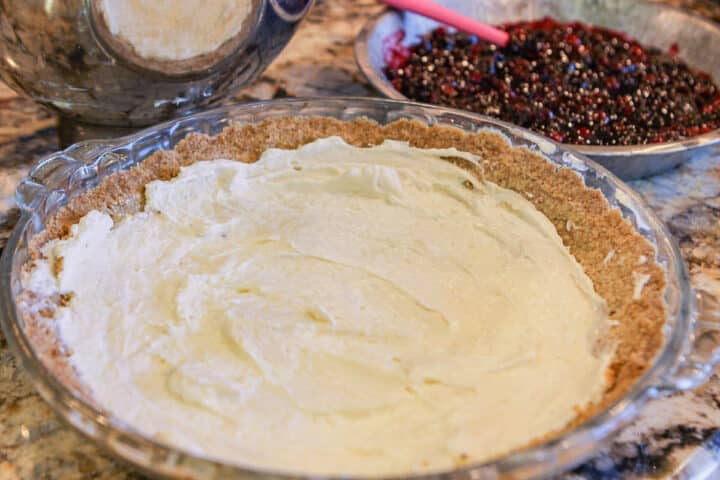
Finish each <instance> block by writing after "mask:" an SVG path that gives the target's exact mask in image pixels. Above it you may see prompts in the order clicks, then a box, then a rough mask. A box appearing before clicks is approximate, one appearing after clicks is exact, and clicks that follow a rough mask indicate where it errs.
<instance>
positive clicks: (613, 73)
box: [385, 18, 720, 145]
mask: <svg viewBox="0 0 720 480" xmlns="http://www.w3.org/2000/svg"><path fill="white" fill-rule="evenodd" d="M502 28H503V29H504V30H506V31H507V32H508V33H510V43H509V44H508V45H507V46H506V47H503V48H499V47H496V46H495V45H492V44H489V43H486V42H484V41H479V40H478V39H477V38H475V37H473V36H469V35H466V34H463V33H457V34H455V33H449V32H447V31H446V30H445V29H444V28H438V29H437V30H434V31H432V32H430V33H429V34H428V35H426V36H425V37H423V38H422V39H421V41H420V42H419V43H417V44H415V45H413V46H412V47H410V48H407V47H402V46H399V45H398V44H397V43H395V44H394V45H390V46H387V45H386V61H387V65H388V66H387V67H386V68H385V74H386V76H387V78H388V80H389V81H390V82H391V83H392V85H393V86H394V87H395V88H396V89H397V90H398V91H400V92H401V93H402V94H403V95H405V96H406V97H408V98H411V99H413V100H418V101H421V102H428V103H435V104H441V105H447V106H450V107H455V108H460V109H465V110H470V111H473V112H477V113H481V114H484V115H490V116H493V117H497V118H500V119H502V120H506V121H508V122H512V123H515V124H517V125H520V126H522V127H525V128H529V129H531V130H534V131H536V132H539V133H541V134H544V135H546V136H548V137H550V138H553V139H554V140H556V141H558V142H563V143H570V144H581V145H638V144H649V143H661V142H669V141H673V140H678V139H682V138H687V137H692V136H695V135H700V134H702V133H706V132H709V131H710V130H714V129H716V128H720V89H718V87H717V86H716V85H715V84H714V83H713V81H712V79H711V78H710V76H709V75H708V74H706V73H703V72H700V71H696V70H692V69H691V68H689V67H688V66H687V65H686V64H685V63H683V62H682V61H681V60H680V59H679V58H678V56H677V54H678V47H677V45H673V46H671V48H670V50H669V51H668V52H663V51H661V50H659V49H657V48H652V47H644V46H642V45H640V44H639V43H638V42H637V41H635V40H634V39H632V38H629V37H628V36H627V35H624V34H622V33H618V32H614V31H611V30H607V29H604V28H600V27H592V26H588V25H585V24H582V23H578V22H574V23H558V22H556V21H555V20H552V19H550V18H544V19H542V20H538V21H534V22H519V23H512V24H506V25H503V26H502ZM401 39H402V37H401V36H400V35H398V36H397V39H396V40H397V41H399V40H401Z"/></svg>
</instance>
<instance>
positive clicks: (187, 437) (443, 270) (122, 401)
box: [26, 137, 612, 475]
mask: <svg viewBox="0 0 720 480" xmlns="http://www.w3.org/2000/svg"><path fill="white" fill-rule="evenodd" d="M443 157H460V158H461V159H464V160H466V161H470V162H473V163H477V162H478V160H479V159H478V158H477V157H475V156H473V155H470V154H467V153H463V152H459V151H457V150H454V149H448V150H421V149H416V148H411V147H409V146H408V145H407V144H405V143H401V142H395V141H386V142H385V143H384V144H382V145H380V146H377V147H372V148H357V147H353V146H349V145H347V144H346V143H345V142H344V141H342V140H341V139H339V138H336V137H334V138H327V139H322V140H318V141H315V142H313V143H311V144H308V145H305V146H303V147H301V148H298V149H297V150H279V149H270V150H268V151H266V152H265V153H264V154H263V155H262V157H261V158H260V159H259V160H258V161H257V162H256V163H253V164H244V163H240V162H234V161H228V160H222V159H218V160H213V161H206V162H199V163H196V164H193V165H191V166H189V167H185V168H183V169H182V172H181V173H180V174H179V175H178V176H177V177H176V178H174V179H172V180H170V181H156V182H152V183H150V184H148V185H147V187H146V206H145V209H144V211H143V212H140V213H137V214H133V215H130V216H128V217H126V218H124V219H122V220H121V221H119V222H117V223H114V222H113V220H112V219H111V218H110V217H109V216H108V215H106V214H104V213H100V212H97V211H93V212H90V213H89V214H87V215H86V216H85V217H84V218H83V219H82V220H81V221H80V222H79V224H77V225H75V226H73V228H72V234H71V236H70V237H69V238H67V239H64V240H54V241H52V242H50V243H48V244H47V245H46V246H45V247H44V254H45V256H46V258H45V259H44V260H42V261H39V262H37V263H36V265H35V266H34V268H33V269H32V270H31V272H30V274H29V277H28V278H26V286H27V288H29V289H31V290H34V291H36V292H38V293H43V294H47V295H50V294H53V293H66V294H70V301H69V302H68V303H67V305H66V306H64V307H60V308H59V309H58V310H57V313H56V321H57V325H58V330H59V334H60V337H61V340H62V342H63V343H64V344H65V345H66V346H67V347H68V348H69V350H70V351H71V352H72V353H71V356H70V361H71V363H72V365H73V366H74V367H75V369H76V371H77V373H78V375H79V377H80V379H81V380H82V381H83V382H84V383H85V384H86V385H87V386H88V387H89V389H90V390H91V392H92V395H93V397H94V398H95V399H96V401H97V402H98V403H99V404H100V405H101V406H103V407H104V408H106V409H107V410H109V411H111V412H113V413H114V414H115V415H117V416H118V417H119V418H121V419H122V420H124V421H126V422H127V423H129V424H130V425H132V426H133V427H134V428H136V429H137V430H139V431H141V432H143V433H144V434H146V435H150V436H152V437H155V438H157V439H158V440H161V441H164V442H168V443H170V444H172V445H175V446H178V447H181V448H183V449H187V450H190V451H193V452H195V453H197V454H202V455H206V456H208V457H212V458H216V459H222V460H225V461H229V462H233V463H238V464H248V465H253V466H256V467H265V468H272V469H279V470H292V471H300V472H304V473H314V474H348V475H367V474H376V475H392V474H396V475H402V474H407V473H410V472H420V471H431V470H439V469H446V468H452V467H454V466H456V465H457V464H459V463H466V462H472V461H481V460H485V459H489V458H491V457H494V456H497V455H501V454H503V453H506V452H508V451H510V450H512V449H514V448H518V447H521V446H523V445H525V444H527V443H528V442H529V441H531V440H532V439H533V438H537V437H539V436H542V435H544V434H547V433H549V432H552V431H553V430H556V429H560V428H562V427H564V426H565V425H566V423H567V422H568V421H569V420H571V419H572V418H574V417H575V415H576V413H577V410H576V409H577V408H582V407H583V406H585V405H587V404H588V403H589V402H592V401H594V400H598V399H599V398H600V397H601V395H602V392H603V389H604V386H605V372H606V369H607V366H608V363H609V360H610V358H611V356H612V352H611V348H610V347H607V346H606V347H602V348H601V347H598V343H599V342H598V340H601V339H602V338H603V332H604V330H605V329H606V327H607V325H608V318H607V314H606V307H605V302H604V301H603V300H602V299H601V298H600V297H599V296H598V295H597V294H596V293H595V292H594V290H593V286H592V283H591V281H590V279H589V278H588V277H587V275H586V274H585V273H584V272H583V270H582V268H581V267H580V265H579V264H578V263H577V262H576V261H575V259H574V258H573V257H572V256H571V255H570V254H569V252H568V250H567V249H566V248H565V247H564V246H563V244H562V241H561V239H560V237H559V236H558V234H557V232H556V230H555V228H554V227H553V225H552V224H551V222H550V221H549V220H548V219H547V218H546V217H545V216H544V215H542V214H541V213H540V212H539V211H538V210H537V209H536V208H535V207H534V206H533V205H532V204H531V203H530V202H529V201H527V200H526V199H524V198H523V197H522V196H521V195H519V194H518V193H516V192H513V191H510V190H507V189H503V188H500V187H499V186H497V185H495V184H493V183H490V182H484V181H480V180H478V179H477V178H476V177H475V176H473V175H472V174H470V173H468V172H467V171H465V170H463V169H461V168H459V167H457V166H455V165H453V164H451V163H450V162H448V161H445V160H443ZM59 259H62V268H61V269H56V268H53V267H54V265H55V262H56V261H58V260H59ZM57 270H59V272H58V271H57ZM600 343H602V342H600Z"/></svg>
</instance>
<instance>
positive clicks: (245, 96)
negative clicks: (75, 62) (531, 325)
mask: <svg viewBox="0 0 720 480" xmlns="http://www.w3.org/2000/svg"><path fill="white" fill-rule="evenodd" d="M668 1H669V2H670V3H673V4H676V5H685V6H689V7H690V8H693V9H694V10H696V11H697V12H699V13H700V14H704V15H707V16H710V17H712V18H715V19H716V20H718V21H720V2H718V1H717V0H668ZM381 8H382V7H381V6H379V5H378V4H377V3H376V2H374V1H371V0H334V1H320V2H319V3H318V5H316V7H315V8H314V10H313V12H312V13H311V14H310V16H309V18H308V19H307V20H306V21H305V23H304V24H303V25H302V27H301V29H300V31H299V32H298V34H297V35H296V37H295V38H294V39H293V40H292V41H291V43H290V44H289V46H288V47H287V49H286V50H285V51H284V52H283V53H282V54H281V55H280V57H278V59H277V60H276V61H275V62H274V63H273V64H272V65H271V66H270V68H269V69H268V70H267V71H266V72H265V73H264V74H263V75H262V77H261V78H260V79H259V80H258V81H257V82H256V83H255V84H254V85H253V86H252V87H250V88H247V89H245V90H243V91H241V92H239V93H238V95H237V96H236V100H239V101H249V100H256V99H268V98H279V97H286V96H327V95H361V96H363V95H364V96H368V95H376V93H375V92H374V91H373V90H372V89H371V88H370V87H369V86H368V85H367V82H366V81H365V80H364V78H363V77H362V75H361V74H360V72H359V71H358V70H357V68H356V66H355V61H354V57H353V54H352V42H353V39H354V36H355V34H356V33H357V32H358V30H359V29H360V27H361V25H362V24H363V22H365V21H366V20H367V19H368V17H369V16H370V15H372V14H374V13H376V12H378V11H380V10H381ZM57 149H58V144H57V138H56V131H55V119H54V118H53V116H52V115H51V114H50V113H48V112H47V111H45V110H43V109H41V108H40V107H37V106H36V105H35V104H34V103H33V102H31V101H30V100H28V99H25V98H22V97H19V96H17V95H16V94H15V93H14V92H12V91H10V90H9V89H8V88H7V87H5V86H4V85H1V84H0V245H1V244H2V243H4V240H5V239H6V238H7V236H8V234H9V232H10V230H11V229H12V226H13V224H14V222H15V221H16V220H17V210H16V209H15V208H14V207H13V201H12V193H13V190H14V188H15V185H16V184H17V182H18V181H19V180H20V179H21V178H22V177H23V176H24V175H25V174H26V173H27V171H28V168H29V166H30V165H31V164H32V163H33V162H34V161H36V160H37V159H38V158H40V157H41V156H43V155H46V154H49V153H51V152H53V151H55V150H57ZM632 186H633V187H634V188H635V189H636V190H637V191H639V192H640V193H641V195H642V196H643V197H644V198H645V200H646V201H647V202H648V203H649V204H650V205H651V206H652V207H653V208H654V209H655V210H656V211H657V212H658V214H659V215H660V217H661V218H662V219H663V220H664V221H665V222H667V224H668V225H669V227H670V229H671V231H672V233H673V235H674V236H675V238H676V239H677V241H678V242H679V244H680V246H681V249H682V252H683V255H684V257H685V260H686V261H687V264H688V267H689V270H690V273H691V276H692V282H693V285H694V286H695V287H698V288H702V289H703V290H706V291H708V292H712V293H715V294H717V295H720V150H719V151H718V152H717V153H716V154H715V155H712V156H710V157H708V158H705V159H698V160H695V161H693V162H690V163H688V164H686V165H684V166H682V167H680V168H679V169H677V170H675V171H672V172H670V173H667V174H665V175H661V176H658V177H654V178H652V179H649V180H641V181H636V182H633V183H632ZM658 476H659V477H673V478H708V479H709V478H720V376H718V374H715V375H713V377H712V379H711V380H710V382H709V383H708V384H707V385H706V386H705V387H704V388H702V389H700V390H697V391H693V392H686V393H681V394H674V395H671V396H668V397H665V398H663V399H660V400H656V401H653V402H652V403H650V404H649V405H648V406H647V407H646V408H645V409H644V410H643V413H642V415H641V417H640V418H639V419H638V420H637V421H636V422H635V423H634V424H632V425H631V426H630V427H628V428H626V429H625V430H623V431H622V432H621V433H620V434H619V435H618V436H617V437H616V438H614V439H613V441H611V442H610V443H609V445H608V446H607V448H605V449H604V450H603V451H602V452H601V453H600V454H599V455H597V456H596V457H595V458H593V459H592V460H591V461H589V462H587V463H586V464H584V465H582V466H581V467H579V468H577V469H576V470H574V471H573V472H571V473H568V474H565V475H563V476H562V478H564V479H620V478H633V477H639V478H645V477H658ZM16 478H17V479H84V478H97V479H137V478H143V477H142V475H140V474H139V473H136V472H134V471H133V470H131V469H129V468H128V467H126V466H124V465H120V464H118V463H116V462H115V461H114V460H113V459H112V458H111V457H110V456H109V455H108V454H106V453H105V452H103V451H101V450H99V449H98V448H96V447H95V446H94V445H93V444H92V443H90V442H89V441H87V440H86V439H84V438H83V437H81V436H80V435H79V434H77V433H75V431H73V430H72V429H71V428H69V427H67V426H66V425H64V424H63V423H62V422H61V421H60V420H59V419H58V418H57V417H55V415H54V414H53V412H52V411H51V410H50V408H49V407H48V406H47V405H46V404H45V403H44V402H43V401H42V400H41V399H40V397H39V396H38V395H37V394H36V393H35V391H34V389H33V387H32V386H31V385H30V383H29V381H28V379H27V378H26V376H25V374H24V373H23V372H22V370H20V369H19V368H18V365H17V363H16V361H15V359H14V358H13V356H12V354H11V353H10V352H9V351H8V349H7V346H6V343H5V340H4V339H3V338H2V337H1V336H0V479H16Z"/></svg>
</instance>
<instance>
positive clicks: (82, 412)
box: [0, 97, 709, 479]
mask: <svg viewBox="0 0 720 480" xmlns="http://www.w3.org/2000/svg"><path fill="white" fill-rule="evenodd" d="M280 116H303V117H307V116H329V117H334V118H339V119H341V120H351V119H354V118H359V117H367V118H370V119H374V120H376V121H378V122H379V123H388V122H391V121H393V120H396V119H399V118H413V119H417V120H420V121H422V122H424V123H426V124H430V125H433V124H446V125H452V126H456V127H459V128H461V129H464V130H467V131H477V130H478V129H492V130H494V131H496V132H499V133H501V134H502V135H503V136H505V137H506V138H507V139H508V141H509V142H510V143H511V144H512V145H514V146H521V147H526V148H529V149H531V150H533V151H536V152H537V153H539V154H541V155H543V156H545V157H546V158H547V159H548V160H549V161H550V162H552V163H555V164H556V165H558V168H560V167H566V168H570V169H572V170H573V171H575V172H576V173H577V174H578V175H580V176H581V177H582V178H583V179H584V181H585V183H586V185H587V186H588V187H591V188H597V189H599V190H600V191H601V192H602V193H603V195H604V196H605V198H606V199H607V200H608V201H609V202H610V204H611V205H612V206H613V207H615V208H618V209H619V210H620V211H621V213H622V215H623V216H624V217H625V218H626V219H627V220H628V221H629V222H630V223H631V224H632V225H633V226H634V227H635V228H636V229H637V231H638V232H639V233H640V234H641V235H643V236H644V237H645V238H646V239H648V240H649V241H650V242H651V243H652V244H653V245H654V246H655V249H656V259H657V261H658V262H659V263H660V265H661V266H663V268H664V269H665V271H666V279H667V283H668V287H667V289H666V292H665V298H666V302H667V304H668V318H667V319H666V324H665V334H666V339H665V344H664V345H663V347H662V349H661V351H660V352H659V353H658V355H657V356H656V359H655V361H654V363H653V365H652V366H651V367H650V368H649V369H648V371H647V372H646V373H645V374H644V375H643V377H642V378H641V379H640V380H639V381H638V382H637V383H636V384H635V385H634V386H633V388H632V389H631V390H630V391H629V392H627V394H626V395H625V396H624V397H623V398H621V399H620V400H618V401H617V402H616V403H615V404H613V405H611V406H610V407H609V408H607V409H606V410H605V411H603V412H602V413H600V414H599V415H597V416H596V417H594V418H592V419H591V420H589V421H587V422H585V423H583V424H582V425H580V426H578V427H577V428H576V429H574V430H572V431H571V432H568V433H566V434H564V435H562V436H560V437H557V438H555V439H552V440H550V441H548V442H546V443H543V444H540V445H536V446H531V447H527V448H524V449H522V450H520V451H517V452H514V453H511V454H508V455H506V456H503V457H501V458H499V459H497V460H495V461H489V462H484V463H480V464H472V465H468V466H466V467H463V468H461V469H457V470H453V471H450V472H438V473H431V474H422V475H411V477H412V478H418V479H420V478H422V479H425V478H427V479H430V478H435V479H451V478H476V479H481V478H497V477H498V476H500V477H503V476H509V475H512V478H532V477H536V476H539V475H543V476H545V475H550V474H553V473H557V472H559V471H561V470H563V469H566V468H569V467H571V466H574V465H577V464H578V463H580V462H581V461H582V460H584V459H586V458H587V457H588V456H589V455H590V454H592V453H593V452H594V451H595V450H596V449H597V448H598V447H599V442H600V441H601V440H602V439H604V438H606V437H607V436H608V435H610V434H611V433H613V432H615V431H617V430H618V429H619V428H620V427H621V426H624V425H626V424H627V423H628V422H629V421H630V420H631V419H632V418H633V417H634V416H635V415H636V414H637V412H638V410H639V408H640V407H641V406H642V405H643V404H644V403H645V402H646V401H647V400H649V399H651V398H653V397H655V396H656V395H657V394H658V393H659V392H660V391H663V390H675V389H678V388H687V386H684V385H681V382H682V381H683V380H685V379H684V378H674V375H675V374H676V372H678V371H679V369H680V367H681V366H682V365H683V364H684V362H685V356H686V354H688V353H689V351H690V346H691V340H692V331H693V322H694V308H693V300H692V297H691V294H690V287H689V279H688V275H687V271H686V269H685V265H684V263H683V261H682V258H681V256H680V253H679V251H678V249H677V247H676V245H675V244H674V242H673V240H672V239H671V237H670V234H669V233H668V231H667V229H666V228H665V226H664V225H663V224H662V222H661V221H660V220H659V219H658V218H657V217H656V216H655V214H654V213H653V212H652V211H651V210H650V209H649V208H648V207H647V206H646V205H645V204H644V203H643V201H642V200H641V198H640V197H639V196H638V195H637V194H636V193H635V192H633V191H632V190H631V189H630V188H629V187H628V186H627V185H625V184H623V183H622V182H621V181H620V180H619V179H618V178H617V177H615V176H614V175H613V174H611V173H610V172H608V171H607V170H605V169H604V168H603V167H601V166H599V165H597V164H596V163H595V162H593V161H591V160H589V159H588V158H586V157H584V156H582V155H580V154H577V153H575V152H573V151H572V150H570V149H568V148H566V147H563V146H561V145H559V144H556V143H555V142H552V141H551V140H548V139H545V138H543V137H540V136H538V135H536V134H534V133H532V132H530V131H527V130H523V129H520V128H518V127H515V126H513V125H510V124H507V123H505V122H501V121H498V120H494V119H491V118H487V117H481V116H478V115H474V114H470V113H467V112H462V111H458V110H452V109H447V108H442V107H435V106H430V105H423V104H419V103H412V102H403V101H394V100H385V99H369V98H352V97H347V98H346V97H343V98H327V99H284V100H273V101H266V102H256V103H251V104H246V105H233V106H227V107H222V108H217V109H213V110H210V111H207V112H204V113H199V114H196V115H191V116H188V117H184V118H181V119H178V120H175V121H171V122H166V123H163V124H161V125H158V126H156V127H152V128H149V129H146V130H143V131H141V132H139V133H137V134H134V135H131V136H128V137H124V138H120V139H115V140H111V141H107V142H104V141H90V142H83V143H80V144H76V145H74V146H71V147H70V148H68V149H66V150H64V151H62V152H58V153H56V154H54V155H51V156H49V157H47V158H45V159H43V160H41V161H39V162H38V164H37V165H36V167H35V168H33V169H32V171H31V172H30V174H29V175H28V177H27V178H26V179H25V180H23V182H21V184H20V186H19V187H18V190H17V195H16V198H17V201H18V204H19V205H20V207H21V209H22V216H21V218H20V220H19V221H18V224H17V226H16V227H15V230H14V231H13V233H12V236H11V237H10V239H9V240H8V244H7V246H6V247H5V249H4V251H3V254H2V259H1V260H0V272H1V275H0V296H1V297H2V301H3V308H2V310H1V311H0V320H1V321H2V327H3V331H4V332H5V335H6V338H7V340H8V343H9V344H10V346H11V348H12V349H13V350H14V352H15V353H16V355H17V356H18V357H19V358H20V360H21V363H22V365H23V367H24V368H25V370H26V371H27V372H28V373H29V375H30V378H31V379H32V381H33V383H34V385H35V387H36V388H37V389H38V391H39V393H40V394H41V395H42V396H43V398H45V400H46V401H47V402H48V403H49V404H50V405H51V406H52V407H53V408H54V409H55V410H56V412H57V413H58V414H59V415H60V416H61V417H62V418H63V419H65V420H66V421H67V422H69V423H70V424H71V425H73V426H74V427H75V428H77V429H78V430H80V431H81V432H82V433H84V434H85V435H87V436H88V437H89V438H91V439H92V440H93V441H95V442H96V443H98V444H99V445H101V446H104V447H105V448H107V449H109V450H110V451H112V452H113V453H114V454H115V455H117V456H119V457H120V458H123V459H124V460H126V461H129V462H130V463H132V464H134V465H136V466H137V467H139V468H141V469H143V470H145V471H148V472H152V473H154V474H160V475H163V476H169V477H180V476H181V477H183V478H186V477H188V476H190V477H192V478H251V477H252V478H254V479H270V478H278V479H280V478H283V479H290V478H297V479H300V478H309V476H303V475H302V473H297V472H270V471H264V470H256V469H253V468H252V466H244V465H228V464H224V463H221V462H215V461H213V460H210V459H207V458H204V457H199V456H196V455H193V454H191V453H189V452H184V451H181V450H179V449H177V448H174V447H170V446H167V445H164V444H162V443H159V442H156V441H154V440H150V439H148V438H145V437H143V436H142V435H141V434H139V433H137V432H136V431H134V430H133V429H132V428H131V427H129V426H128V425H126V424H124V423H123V422H122V421H120V420H118V419H117V418H115V417H113V416H112V415H111V414H108V413H106V412H102V411H100V410H98V409H97V408H95V407H94V406H93V405H92V404H90V403H88V402H86V401H85V400H84V399H83V398H82V397H81V396H80V395H78V394H77V393H76V392H74V391H73V390H71V389H69V388H68V387H66V386H65V385H63V384H62V383H61V382H60V381H59V380H58V379H56V378H55V377H54V376H53V375H52V374H51V373H50V372H49V371H48V370H47V369H46V368H45V366H44V364H43V363H42V361H41V360H40V359H39V358H38V356H37V355H36V354H35V352H34V350H33V348H32V343H31V342H30V341H29V339H28V338H27V337H26V335H25V333H24V331H23V324H22V320H21V319H20V317H19V316H18V315H17V310H16V304H15V296H16V295H17V294H18V293H19V292H20V289H21V285H20V281H19V278H18V272H19V271H20V268H21V267H22V265H23V264H24V263H25V261H26V260H27V244H28V241H29V240H30V239H31V238H32V236H33V235H34V234H36V233H37V232H39V231H40V230H42V228H44V220H45V218H47V216H48V215H50V214H52V213H53V212H54V211H55V210H56V209H57V208H58V207H60V206H62V205H63V204H65V203H66V202H67V201H68V199H69V198H71V197H72V195H74V194H77V193H78V192H81V191H84V190H87V189H90V188H92V187H94V186H96V185H97V184H98V182H99V181H100V180H101V179H102V178H103V177H104V176H106V175H109V174H110V173H112V172H115V171H117V170H120V169H125V168H128V167H130V166H132V165H134V164H136V163H138V162H139V161H141V160H142V159H144V158H146V157H147V156H148V155H150V154H151V153H153V152H154V151H156V150H159V149H169V148H173V146H174V145H175V144H177V143H178V142H179V141H180V140H181V139H182V138H184V137H185V136H186V135H187V134H188V133H191V132H199V133H206V134H211V135H213V134H217V133H219V132H220V131H221V130H222V129H223V128H224V127H226V126H227V125H229V124H230V123H232V122H239V123H255V122H259V121H261V120H263V119H265V118H271V117H280ZM708 367H709V366H708ZM706 370H707V369H706ZM700 380H702V379H700ZM312 478H318V477H316V476H313V477H312ZM343 478H348V477H343ZM404 478H407V477H404Z"/></svg>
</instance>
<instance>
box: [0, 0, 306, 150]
mask: <svg viewBox="0 0 720 480" xmlns="http://www.w3.org/2000/svg"><path fill="white" fill-rule="evenodd" d="M312 3H313V0H182V1H176V0H158V1H156V2H151V3H145V2H141V1H139V0H127V1H123V2H116V1H113V0H0V77H2V79H3V80H4V81H5V82H6V83H7V84H8V85H9V86H10V87H11V88H13V89H14V90H16V91H18V92H20V93H24V94H26V95H28V96H29V97H31V98H32V99H34V100H35V101H37V102H38V103H41V104H43V105H46V106H48V107H50V108H51V109H53V110H55V111H57V112H58V113H59V114H60V116H61V121H60V129H59V131H60V136H61V141H63V143H69V142H70V141H74V140H77V139H80V138H90V137H100V136H116V135H118V134H126V133H128V130H129V129H132V128H137V127H142V126H147V125H151V124H154V123H157V122H159V121H161V120H165V119H169V118H172V117H176V116H179V115H182V114H185V113H188V112H190V111H195V110H198V109H200V108H204V107H207V106H210V105H213V104H217V103H218V102H220V101H221V100H222V99H224V98H226V97H227V96H228V95H229V94H230V93H232V92H233V91H234V90H236V89H238V88H240V87H242V86H244V85H247V84H249V83H250V82H252V81H253V80H254V79H255V78H257V77H258V76H259V75H260V73H261V72H262V71H263V70H264V69H265V68H266V67H267V66H268V65H269V64H270V62H272V60H273V59H274V58H275V57H276V56H277V55H278V54H279V53H280V51H281V50H282V49H283V48H284V47H285V45H286V44H287V42H288V41H289V40H290V38H291V37H292V35H293V33H294V32H295V30H296V28H297V26H298V23H299V21H300V20H301V19H302V18H303V17H304V16H305V14H306V13H307V12H308V10H309V8H310V6H311V4H312Z"/></svg>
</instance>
